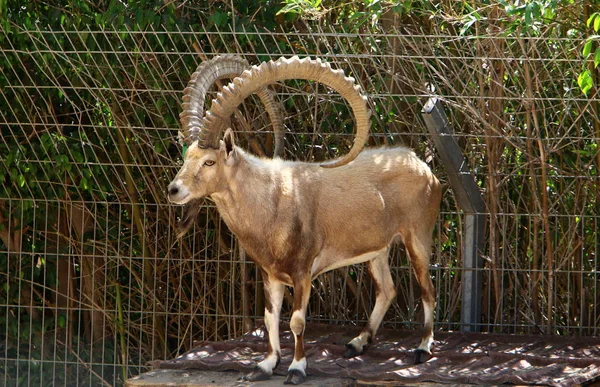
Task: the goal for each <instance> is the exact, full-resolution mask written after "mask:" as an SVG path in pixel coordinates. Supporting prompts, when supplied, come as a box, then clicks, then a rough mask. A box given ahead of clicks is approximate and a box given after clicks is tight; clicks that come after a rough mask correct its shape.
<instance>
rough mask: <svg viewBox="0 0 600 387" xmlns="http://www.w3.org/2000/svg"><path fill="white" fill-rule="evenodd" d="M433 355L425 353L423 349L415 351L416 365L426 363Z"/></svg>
mask: <svg viewBox="0 0 600 387" xmlns="http://www.w3.org/2000/svg"><path fill="white" fill-rule="evenodd" d="M432 357H433V355H432V354H431V353H430V352H427V351H424V350H422V349H417V350H416V351H415V364H419V363H425V362H426V361H427V360H429V359H431V358H432Z"/></svg>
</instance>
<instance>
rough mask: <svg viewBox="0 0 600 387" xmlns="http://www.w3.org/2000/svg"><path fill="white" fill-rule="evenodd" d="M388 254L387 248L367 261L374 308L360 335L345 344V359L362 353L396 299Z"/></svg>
mask: <svg viewBox="0 0 600 387" xmlns="http://www.w3.org/2000/svg"><path fill="white" fill-rule="evenodd" d="M388 253H389V248H388V249H385V250H384V251H383V252H382V253H381V254H379V255H378V256H377V257H375V258H374V259H373V260H371V261H369V266H368V268H369V273H370V274H371V277H372V278H373V283H374V285H375V291H376V294H377V298H376V300H375V307H374V308H373V312H371V316H370V317H369V322H368V323H367V326H366V327H365V329H363V331H362V332H361V333H360V335H358V336H356V337H355V338H354V339H352V340H351V341H350V342H349V343H348V344H346V352H345V354H344V356H345V357H354V356H358V355H360V354H361V353H363V352H364V350H365V349H366V347H367V346H368V345H369V344H370V343H371V341H372V340H373V337H374V336H375V333H377V329H379V325H381V321H382V320H383V317H384V316H385V313H386V312H387V310H388V309H389V307H390V305H391V303H392V301H394V299H395V297H396V288H395V287H394V282H393V280H392V275H391V273H390V265H389V263H388Z"/></svg>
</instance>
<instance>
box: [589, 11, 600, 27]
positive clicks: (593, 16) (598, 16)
mask: <svg viewBox="0 0 600 387" xmlns="http://www.w3.org/2000/svg"><path fill="white" fill-rule="evenodd" d="M598 19H600V12H594V13H593V14H591V15H590V17H588V19H587V22H586V25H587V27H588V28H590V26H591V25H592V22H594V25H595V21H594V20H598Z"/></svg>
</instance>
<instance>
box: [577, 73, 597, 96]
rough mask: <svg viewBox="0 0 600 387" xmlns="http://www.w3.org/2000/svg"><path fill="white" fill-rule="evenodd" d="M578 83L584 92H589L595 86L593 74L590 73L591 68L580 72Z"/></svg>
mask: <svg viewBox="0 0 600 387" xmlns="http://www.w3.org/2000/svg"><path fill="white" fill-rule="evenodd" d="M577 84H578V85H579V88H580V89H581V91H582V92H583V93H584V94H587V93H588V92H589V91H590V90H591V89H592V87H593V86H594V81H593V79H592V74H591V73H590V70H587V69H586V70H585V71H584V72H582V73H581V74H579V76H578V77H577Z"/></svg>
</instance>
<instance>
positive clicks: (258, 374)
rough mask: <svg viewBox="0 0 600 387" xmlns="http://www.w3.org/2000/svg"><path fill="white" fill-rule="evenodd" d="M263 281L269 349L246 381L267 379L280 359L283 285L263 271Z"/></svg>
mask: <svg viewBox="0 0 600 387" xmlns="http://www.w3.org/2000/svg"><path fill="white" fill-rule="evenodd" d="M263 281H264V283H265V285H264V288H265V326H266V327H267V332H268V334H269V350H268V353H267V356H266V357H265V359H264V360H263V361H261V362H260V363H258V364H257V366H256V369H255V370H254V371H252V372H251V373H250V374H248V375H247V376H246V380H248V381H257V380H266V379H269V378H270V377H271V375H273V370H274V369H275V368H277V366H278V365H279V361H280V360H281V347H280V345H279V314H280V312H281V303H282V302H283V292H284V290H285V285H284V284H282V283H281V282H279V281H277V280H276V279H275V278H272V277H269V276H268V274H267V273H265V272H264V271H263Z"/></svg>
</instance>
